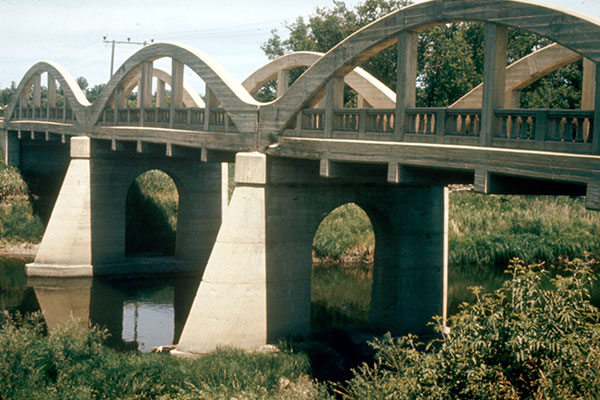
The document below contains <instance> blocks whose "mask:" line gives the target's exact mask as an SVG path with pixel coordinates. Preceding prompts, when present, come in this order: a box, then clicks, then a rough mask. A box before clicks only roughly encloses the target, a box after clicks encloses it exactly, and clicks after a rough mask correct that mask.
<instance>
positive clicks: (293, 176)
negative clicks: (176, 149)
mask: <svg viewBox="0 0 600 400" xmlns="http://www.w3.org/2000/svg"><path fill="white" fill-rule="evenodd" d="M348 202H355V203H357V204H358V205H359V206H361V207H362V208H363V209H364V210H365V211H366V212H367V214H368V215H369V217H370V218H371V221H372V222H373V226H374V229H375V236H376V255H375V272H374V283H373V294H372V301H371V308H370V323H371V324H372V325H373V327H374V328H375V329H377V330H381V331H388V330H389V331H392V332H393V333H394V334H404V333H408V332H413V333H417V334H423V333H430V332H431V329H430V327H427V323H428V322H429V321H431V318H432V317H433V316H434V315H440V316H443V315H444V314H445V296H446V290H445V287H446V284H445V282H446V270H447V267H446V251H447V250H446V249H447V246H446V241H447V236H446V217H447V194H446V190H445V189H444V188H442V187H406V186H405V187H400V186H392V185H389V184H387V183H385V182H382V183H372V182H371V183H368V182H363V183H349V182H336V181H332V180H327V179H324V178H321V177H320V176H319V163H318V162H315V161H306V160H292V159H285V160H284V159H279V158H271V157H267V156H266V155H264V154H259V153H239V154H238V155H237V157H236V188H235V190H234V193H233V197H232V199H231V202H230V204H229V207H228V209H227V211H226V212H225V215H224V219H223V224H222V226H221V229H220V230H219V234H218V236H217V240H216V243H215V247H214V249H213V252H212V254H211V256H210V259H209V261H208V264H207V267H206V270H205V273H204V275H203V278H202V282H201V283H200V286H199V288H198V292H197V295H196V298H195V300H194V303H193V305H192V308H191V311H190V314H189V316H188V319H187V322H186V325H185V327H184V330H183V332H182V335H181V338H180V341H179V344H178V346H177V351H176V352H175V353H176V354H182V353H183V354H186V353H205V352H209V351H212V350H214V349H216V348H217V347H219V346H235V347H241V348H247V349H252V348H256V347H259V346H262V345H264V344H267V343H271V342H273V341H275V340H277V339H278V338H283V337H303V336H307V335H308V334H309V333H310V331H311V325H310V287H311V282H310V279H311V265H312V242H313V238H314V235H315V232H316V230H317V228H318V226H319V224H320V223H321V221H322V220H323V218H324V216H325V215H327V213H329V212H330V211H332V210H333V209H335V208H336V207H338V206H340V205H342V204H345V203H348Z"/></svg>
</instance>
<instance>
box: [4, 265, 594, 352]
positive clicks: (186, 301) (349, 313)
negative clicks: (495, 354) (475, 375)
mask: <svg viewBox="0 0 600 400" xmlns="http://www.w3.org/2000/svg"><path fill="white" fill-rule="evenodd" d="M31 261H32V260H31V259H29V258H23V257H0V310H1V309H4V310H8V311H10V312H16V311H20V312H22V313H26V312H34V311H42V313H43V315H44V319H45V321H46V324H47V325H48V327H49V328H52V327H54V326H56V325H57V324H59V323H60V322H61V321H63V320H65V319H67V318H69V317H70V316H71V315H73V316H74V317H76V318H78V319H80V320H81V321H82V323H84V324H87V323H90V322H91V323H94V324H99V325H101V326H103V327H105V328H107V329H108V330H109V332H110V337H109V339H108V342H107V344H108V345H110V346H112V347H116V348H127V349H137V350H140V351H142V352H148V351H151V350H152V347H154V346H160V345H168V344H173V343H177V341H178V339H179V336H180V335H181V331H182V329H183V326H184V324H185V320H186V318H187V315H188V313H189V310H190V307H191V304H192V301H193V299H194V296H195V294H196V290H197V288H198V284H199V282H200V276H183V277H176V278H174V277H168V276H156V275H154V276H145V277H140V276H136V277H131V276H129V277H110V278H108V277H100V278H99V277H94V278H57V279H49V278H28V277H26V276H25V269H24V265H25V263H27V262H31ZM369 271H370V268H369V267H368V266H365V265H356V266H341V265H339V264H337V265H336V264H331V265H326V266H315V267H313V274H312V324H313V329H315V330H321V329H323V328H325V329H327V328H328V327H331V328H334V329H339V328H344V327H347V328H352V329H353V328H361V327H364V326H366V323H367V316H368V307H369V299H370V282H371V279H372V278H371V274H370V272H369ZM507 277H508V275H506V274H503V273H502V272H501V271H498V270H495V269H493V268H489V269H487V268H481V267H451V268H449V277H448V283H449V287H448V312H449V314H453V313H455V312H456V311H457V310H458V308H459V304H461V303H463V302H472V301H473V300H474V297H473V296H472V294H471V293H470V291H469V289H468V288H469V287H471V286H483V290H484V292H490V291H492V290H494V289H497V288H499V287H500V286H501V285H502V283H503V282H504V281H505V279H507ZM593 303H595V304H596V305H600V291H599V290H598V289H596V290H595V291H594V292H593ZM323 310H325V311H323ZM344 313H345V315H346V316H345V317H343V318H341V319H340V318H339V317H336V318H333V319H332V318H331V317H332V315H333V316H339V315H342V316H343V315H344ZM324 314H325V315H324ZM1 318H2V316H1V315H0V319H1ZM332 321H333V322H332ZM316 325H317V326H316ZM340 325H341V326H340Z"/></svg>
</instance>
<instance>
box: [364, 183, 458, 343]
mask: <svg viewBox="0 0 600 400" xmlns="http://www.w3.org/2000/svg"><path fill="white" fill-rule="evenodd" d="M396 190H399V192H398V197H397V201H395V202H389V203H386V205H385V208H386V215H385V216H384V217H383V218H384V219H385V223H379V222H378V221H374V222H375V223H374V228H375V237H376V241H377V243H376V246H375V269H374V271H373V288H372V292H371V293H372V294H371V307H370V311H369V323H370V325H371V326H372V327H373V328H375V329H379V330H382V331H391V332H392V334H394V335H404V334H407V333H415V334H419V335H423V334H428V333H431V332H432V330H431V329H430V328H429V327H427V324H428V322H430V321H431V319H432V317H433V316H435V315H439V316H442V317H443V318H445V317H446V310H445V307H446V297H447V296H446V293H447V270H448V265H447V251H448V236H447V233H448V223H447V221H448V191H447V189H446V188H443V187H424V188H417V187H415V188H411V187H405V188H397V189H396ZM382 199H383V196H382Z"/></svg>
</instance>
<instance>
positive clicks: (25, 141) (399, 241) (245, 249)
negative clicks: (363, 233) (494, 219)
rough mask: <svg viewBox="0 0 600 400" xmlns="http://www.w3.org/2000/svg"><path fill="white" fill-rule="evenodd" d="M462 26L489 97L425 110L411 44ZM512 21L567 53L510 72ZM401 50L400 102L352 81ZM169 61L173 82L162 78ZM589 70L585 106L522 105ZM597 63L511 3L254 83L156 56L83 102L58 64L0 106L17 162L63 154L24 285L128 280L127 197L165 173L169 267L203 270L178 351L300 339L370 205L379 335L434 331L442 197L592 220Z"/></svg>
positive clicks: (599, 186) (301, 58) (402, 16)
mask: <svg viewBox="0 0 600 400" xmlns="http://www.w3.org/2000/svg"><path fill="white" fill-rule="evenodd" d="M457 21H476V22H483V23H484V25H485V60H484V79H483V84H482V86H481V87H479V88H476V89H474V90H473V91H472V92H471V93H469V94H467V95H466V96H465V97H464V98H463V99H461V100H459V101H458V102H457V103H456V104H454V105H453V106H451V107H448V108H417V107H415V97H416V96H415V93H416V80H417V72H416V71H417V69H416V62H417V61H416V51H417V39H418V34H419V32H420V31H422V30H424V29H426V28H428V27H431V26H433V25H438V24H445V23H451V22H457ZM508 27H515V28H519V29H523V30H526V31H529V32H533V33H535V34H537V35H540V36H542V37H546V38H549V39H550V40H552V41H553V42H555V43H556V45H553V46H551V47H549V48H545V49H542V50H540V51H538V52H537V53H534V54H532V55H530V56H528V57H526V58H525V59H523V60H520V61H519V62H517V63H515V64H513V65H511V66H508V67H507V65H506V61H505V60H506V52H507V28H508ZM389 46H396V48H397V50H398V58H397V63H396V64H397V81H396V90H395V92H392V91H391V90H390V89H389V88H386V87H384V86H383V84H381V82H378V81H377V80H376V79H374V78H373V77H371V76H369V75H368V74H367V73H366V72H365V71H363V70H361V69H360V68H357V67H358V66H359V65H361V64H362V63H363V62H364V61H366V60H368V59H369V58H370V57H371V56H373V55H374V54H377V53H378V52H380V51H382V50H383V49H385V48H387V47H389ZM163 58H167V59H170V60H171V71H170V73H169V72H166V71H163V70H159V69H157V68H155V67H154V63H155V62H156V61H157V60H159V59H163ZM581 58H584V69H585V72H584V75H585V77H584V84H583V93H582V105H583V109H582V110H531V109H519V108H518V107H517V105H518V102H517V101H516V100H515V99H518V93H519V91H520V90H521V89H523V88H524V87H526V86H527V85H528V84H530V83H531V82H533V81H535V80H536V79H539V78H540V77H542V76H543V75H545V74H547V73H549V72H551V71H553V70H555V69H557V68H559V67H561V66H563V65H565V64H568V63H570V62H574V61H577V60H579V59H581ZM598 62H600V24H599V23H598V22H596V21H591V20H589V19H586V18H585V17H581V16H576V15H574V14H571V13H569V12H566V11H559V10H556V9H553V8H550V7H544V6H540V5H534V4H530V3H522V2H519V1H512V0H452V1H451V0H432V1H428V2H423V3H419V4H417V5H414V6H410V7H407V8H404V9H402V10H399V11H397V12H394V13H392V14H389V15H387V16H386V17H384V18H382V19H380V20H378V21H376V22H374V23H372V24H370V25H368V26H366V27H364V28H362V29H361V30H359V31H357V32H356V33H354V34H353V35H351V36H349V37H348V38H347V39H345V40H344V41H342V42H340V43H339V44H338V45H337V46H336V47H334V48H333V49H331V50H330V51H329V52H328V53H326V54H324V55H322V56H321V55H319V54H314V53H302V54H295V55H290V56H286V57H284V58H282V59H281V60H276V61H274V62H272V63H270V64H267V65H266V66H265V67H264V68H263V69H261V70H259V71H257V72H256V73H255V74H253V75H252V76H250V77H249V78H248V79H247V80H246V81H245V82H244V84H243V85H242V84H240V83H238V82H236V81H235V79H233V78H232V77H231V76H230V75H229V74H228V73H227V72H226V71H224V70H223V69H222V68H220V67H219V66H218V65H217V64H216V63H215V62H214V61H213V60H212V59H211V58H210V57H209V56H207V55H206V54H204V53H202V52H200V51H197V50H195V49H192V48H190V47H187V46H184V45H178V44H171V43H156V44H152V45H150V46H147V47H145V48H143V49H141V50H140V51H138V52H137V53H135V54H134V55H133V56H131V57H130V58H129V59H128V60H127V61H126V62H125V63H124V64H123V65H122V66H121V67H120V68H119V69H118V70H117V71H116V73H115V74H114V76H113V77H112V78H111V80H110V81H109V82H108V83H107V85H106V87H105V88H104V90H103V91H102V92H101V94H100V97H99V98H98V100H97V101H95V102H94V104H90V103H89V102H88V101H87V99H86V98H85V96H84V94H83V93H82V92H81V90H80V89H79V88H78V86H77V84H76V83H75V81H74V79H73V78H72V76H71V75H70V74H69V73H68V72H67V71H66V70H64V69H63V68H62V67H60V66H59V65H57V64H54V63H51V62H40V63H37V64H35V65H34V66H33V67H31V68H30V69H29V71H28V72H27V73H26V74H25V76H24V78H23V79H22V81H21V82H20V84H19V86H18V89H17V95H16V96H15V98H14V99H13V101H12V103H11V104H10V105H9V106H8V107H7V108H6V109H4V110H3V111H2V113H3V119H2V120H1V122H0V135H1V139H2V140H1V144H2V148H3V152H4V155H5V161H6V162H9V163H13V164H16V165H20V166H21V167H22V168H38V169H45V168H50V167H51V166H54V167H55V169H56V170H59V169H60V168H58V167H56V165H57V164H59V163H60V162H59V161H57V159H59V160H63V159H65V154H66V150H65V149H68V151H70V161H69V164H68V169H66V174H65V178H64V182H63V184H62V188H61V190H60V194H59V196H58V198H57V200H56V205H55V207H54V211H53V213H52V216H51V218H50V222H49V224H48V227H47V230H46V233H45V235H44V238H43V240H42V243H41V245H40V249H39V252H38V254H37V256H36V259H35V262H34V263H32V264H30V265H29V266H28V269H27V273H28V274H29V275H32V276H34V275H39V276H82V275H84V276H89V275H97V274H111V273H130V272H135V271H132V270H131V269H130V267H128V266H127V263H126V262H124V261H125V259H124V236H125V223H124V221H125V211H124V210H125V197H126V193H127V189H128V188H129V186H130V184H131V183H132V181H133V180H134V179H135V177H136V176H138V175H139V174H141V173H143V172H144V171H146V170H149V169H161V170H163V171H165V172H167V173H168V174H169V175H170V176H171V177H172V178H173V179H174V181H175V183H176V185H177V189H178V192H179V199H180V200H179V216H178V226H177V238H176V239H177V244H176V256H177V257H178V258H180V259H183V260H187V261H188V262H189V265H191V266H192V268H193V269H195V270H196V271H198V272H201V271H204V272H203V278H202V282H201V284H200V287H199V289H198V293H197V296H196V299H195V300H194V304H193V306H192V309H191V312H190V315H189V318H188V320H187V322H186V325H185V327H184V329H183V333H182V335H181V338H180V341H179V345H178V351H180V352H183V353H198V352H204V351H209V350H212V349H214V348H215V347H216V346H219V345H235V346H240V347H246V348H252V347H255V346H259V345H261V344H265V343H267V342H270V341H273V340H275V339H276V338H279V337H285V336H303V335H306V334H307V333H308V332H309V331H310V265H311V246H312V239H313V236H314V233H315V231H316V229H317V227H318V225H319V223H320V222H321V220H322V219H323V217H324V215H326V214H327V213H328V212H330V211H331V210H333V209H334V208H335V207H337V206H339V205H341V204H344V203H348V202H355V203H357V204H358V205H359V206H361V207H362V208H363V209H364V210H365V211H366V212H367V214H368V216H369V218H370V219H371V221H372V223H373V227H374V231H375V237H376V242H377V246H376V251H375V270H374V276H373V289H372V299H371V306H370V316H369V321H370V324H371V325H372V326H373V327H374V328H376V329H380V330H391V331H392V332H393V333H395V334H403V333H406V332H415V333H423V332H426V330H427V328H426V323H427V322H428V321H429V320H430V318H431V317H432V316H433V315H442V316H445V308H446V280H447V263H446V260H447V251H448V249H447V214H448V197H447V190H446V189H445V187H446V185H448V184H451V183H473V184H474V185H475V189H476V190H477V191H480V192H483V193H513V194H568V195H585V196H586V207H588V208H590V209H595V210H598V209H600V124H598V123H596V121H598V120H599V119H600V88H599V85H600V76H599V74H600V69H599V68H597V67H596V65H597V63H598ZM300 65H307V66H309V68H308V69H307V70H306V72H305V73H304V74H303V75H302V76H300V78H298V79H297V80H296V81H295V82H294V83H293V84H292V85H291V86H289V87H288V71H289V69H290V68H292V67H295V66H300ZM184 67H187V68H189V69H190V70H191V71H193V72H194V73H196V74H197V75H198V76H199V77H200V78H202V80H203V81H204V82H205V83H206V93H205V95H204V98H203V99H200V98H199V96H198V95H196V94H194V92H193V90H192V89H190V88H189V87H187V86H186V85H185V83H184V79H183V77H184ZM42 75H44V76H45V77H46V82H47V86H46V87H47V95H46V97H45V99H44V101H42ZM273 78H276V79H277V81H278V90H277V95H278V97H277V99H276V100H275V101H273V102H270V103H260V102H258V101H256V100H255V99H254V98H253V97H252V96H251V94H250V92H252V91H254V90H256V89H257V88H258V87H260V85H262V84H264V82H267V81H268V80H270V79H273ZM57 84H58V85H60V88H61V89H62V92H63V94H64V103H63V105H62V106H61V107H57V104H58V103H57V95H56V93H57ZM165 84H166V85H169V86H170V88H171V96H170V99H169V101H166V99H167V96H166V95H165V93H166V91H165V87H166V86H165ZM345 84H346V85H349V86H351V87H353V88H354V89H356V90H357V92H358V93H359V100H360V101H359V106H360V107H359V108H356V109H347V108H344V107H343V88H344V85H345ZM135 87H137V104H136V106H135V107H131V106H130V105H129V104H128V101H127V97H128V95H129V93H130V92H131V91H132V90H133V89H134V88H135ZM154 88H155V89H154ZM44 149H50V151H51V153H48V152H46V151H45V150H44ZM52 152H56V153H52ZM52 154H62V158H60V157H58V158H57V159H55V158H53V157H52ZM234 160H235V166H236V168H235V181H236V187H235V190H234V192H233V197H232V198H231V200H230V202H229V204H228V205H227V207H225V205H226V203H227V199H226V197H224V196H223V191H222V186H223V175H224V174H223V169H222V166H221V163H222V162H233V161H234ZM49 166H50V167H49ZM223 210H225V211H223Z"/></svg>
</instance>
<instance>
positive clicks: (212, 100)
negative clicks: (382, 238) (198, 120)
mask: <svg viewBox="0 0 600 400" xmlns="http://www.w3.org/2000/svg"><path fill="white" fill-rule="evenodd" d="M218 106H219V102H218V100H217V98H216V96H215V95H214V94H213V92H212V90H210V88H209V87H208V85H206V93H205V95H204V130H205V131H208V130H209V129H210V115H211V112H212V109H213V108H216V107H218Z"/></svg>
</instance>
